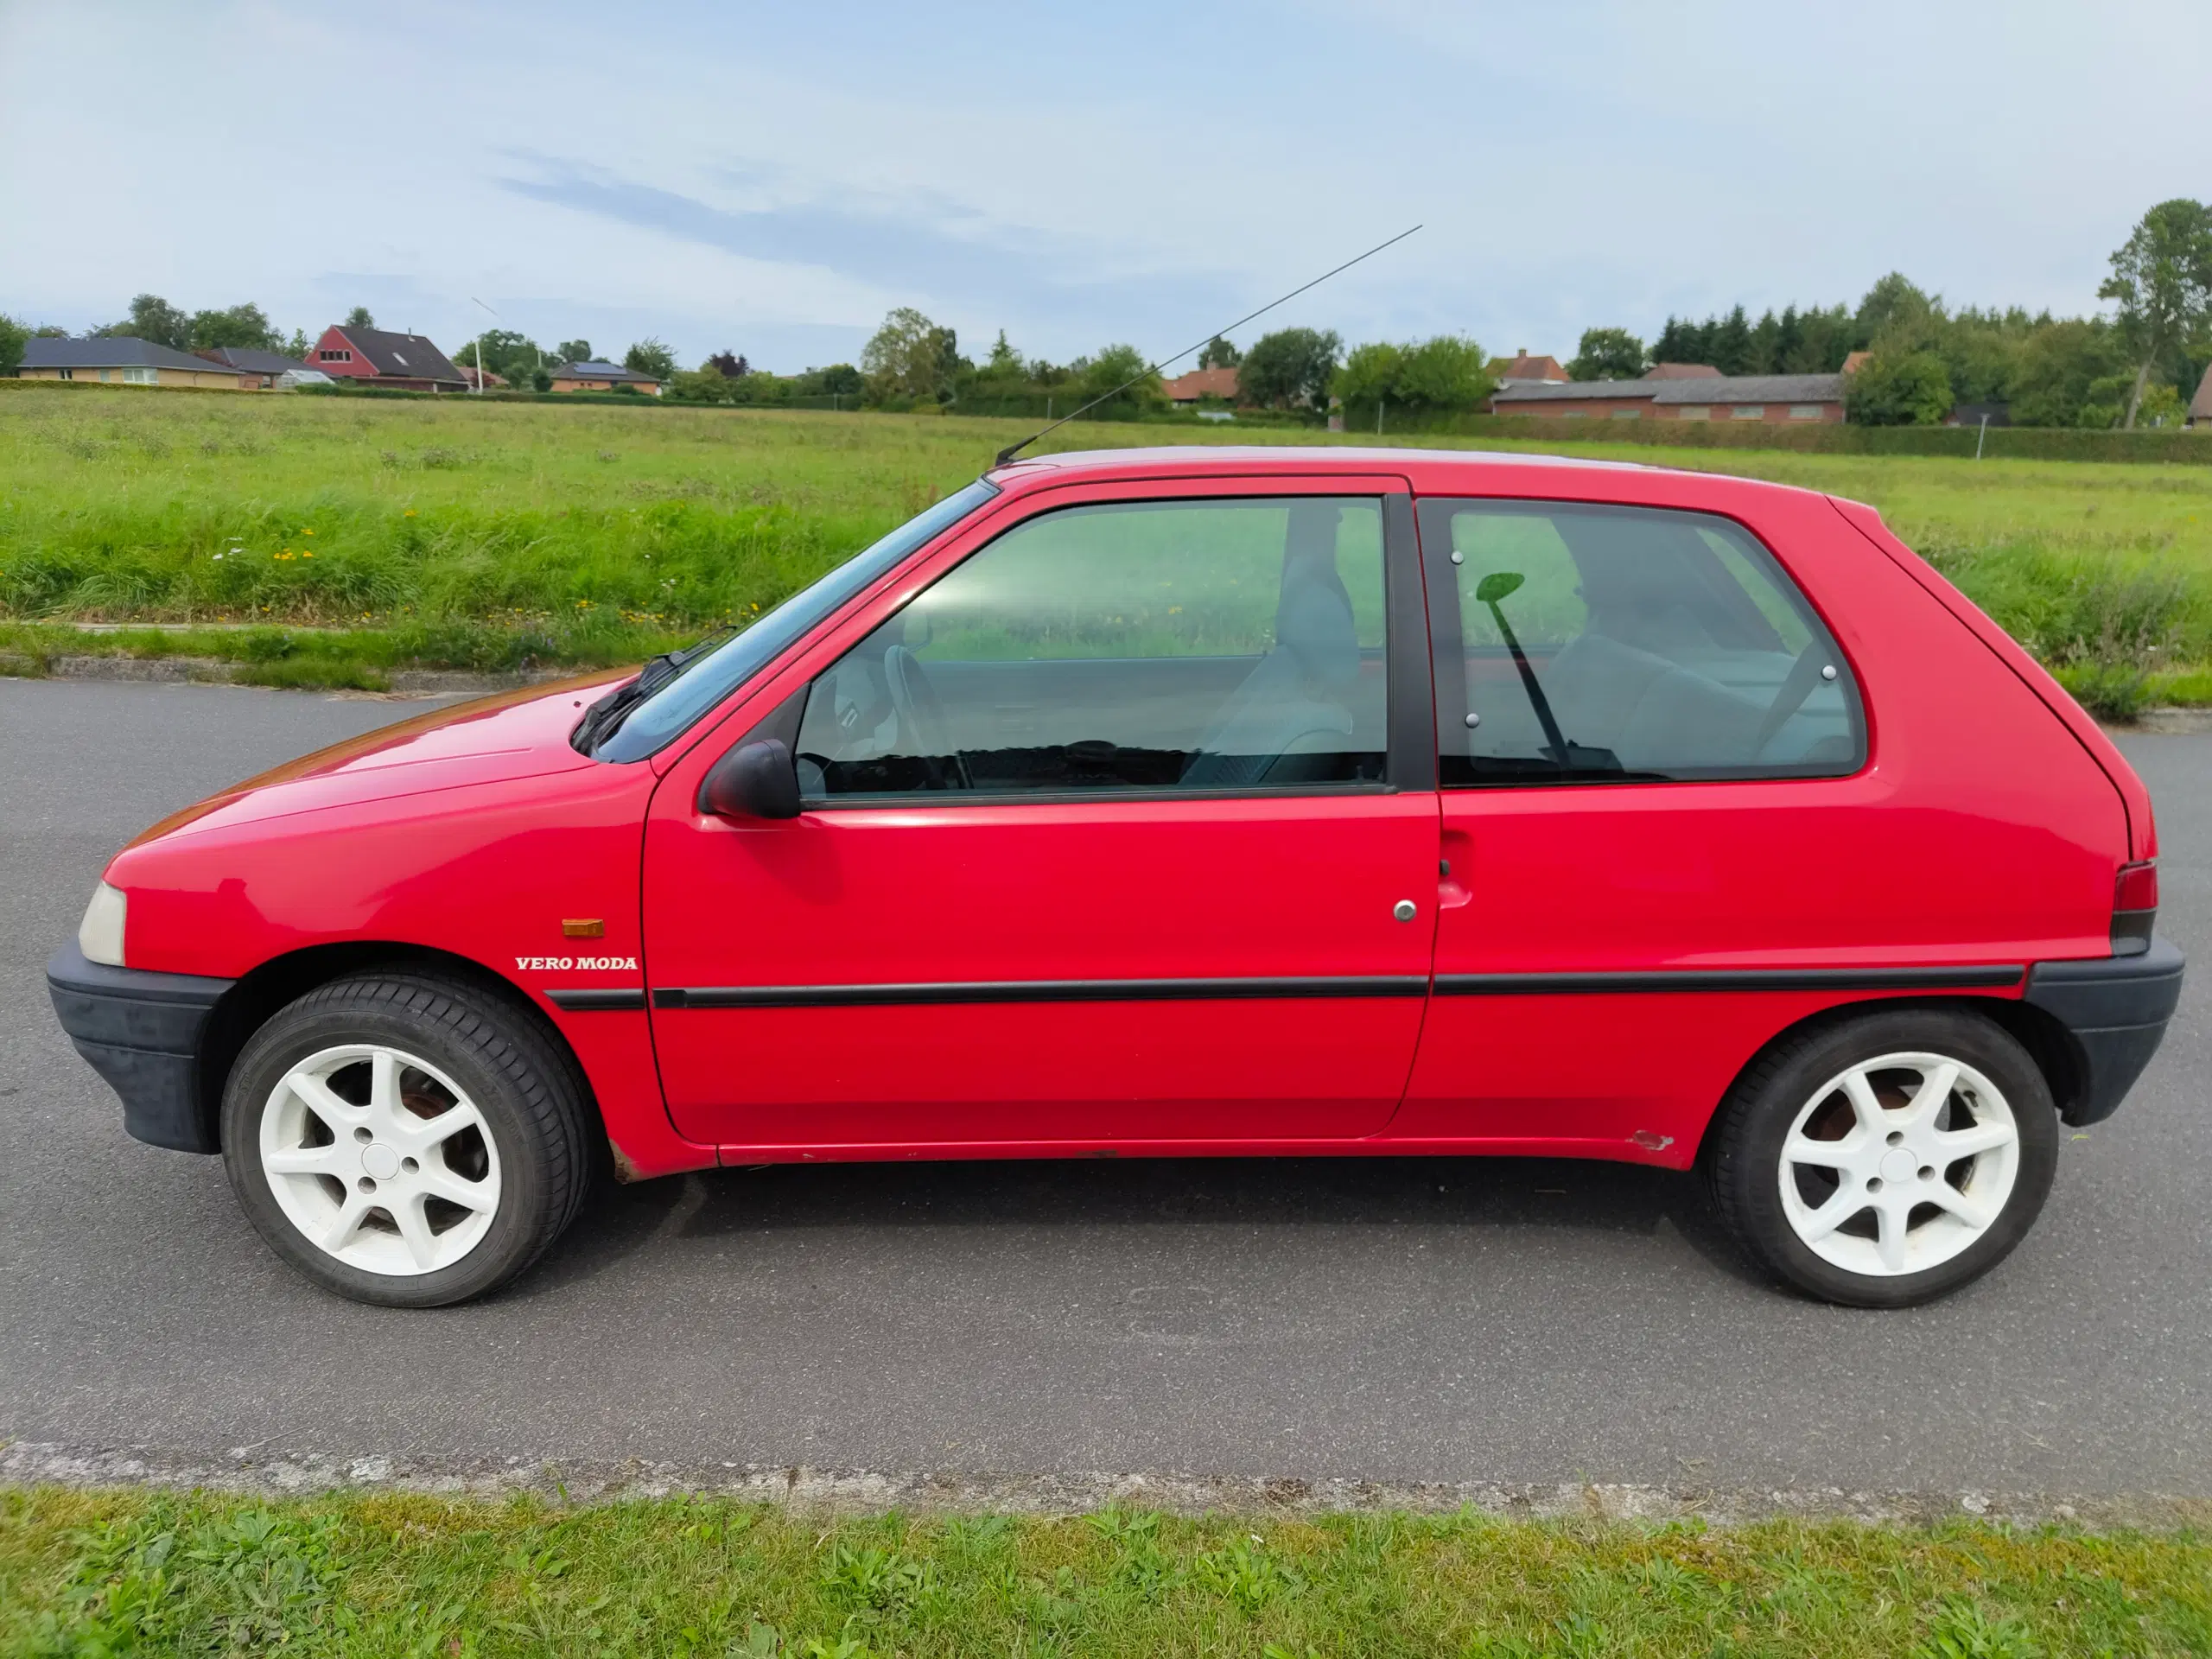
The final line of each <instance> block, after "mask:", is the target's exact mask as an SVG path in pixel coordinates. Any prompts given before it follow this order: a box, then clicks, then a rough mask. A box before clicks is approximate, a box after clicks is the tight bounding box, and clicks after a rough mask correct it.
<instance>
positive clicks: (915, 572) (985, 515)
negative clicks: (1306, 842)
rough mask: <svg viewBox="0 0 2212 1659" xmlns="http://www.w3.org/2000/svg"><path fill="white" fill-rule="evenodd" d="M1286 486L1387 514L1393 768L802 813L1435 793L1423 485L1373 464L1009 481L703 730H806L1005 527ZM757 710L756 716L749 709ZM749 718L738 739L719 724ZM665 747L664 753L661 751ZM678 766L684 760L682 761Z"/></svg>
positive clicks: (721, 747) (711, 740) (807, 807)
mask: <svg viewBox="0 0 2212 1659" xmlns="http://www.w3.org/2000/svg"><path fill="white" fill-rule="evenodd" d="M1275 496H1342V497H1345V498H1363V499H1373V500H1376V501H1377V502H1378V503H1379V504H1380V505H1381V507H1382V515H1383V684H1384V696H1385V709H1386V728H1385V735H1384V753H1383V779H1382V781H1381V782H1379V783H1349V784H1345V783H1334V784H1298V785H1277V786H1273V787H1267V786H1261V787H1237V788H1227V789H1181V788H1173V787H1169V788H1160V789H1120V788H1116V789H1082V790H1050V791H1046V790H988V791H984V790H974V791H969V790H931V791H913V792H907V793H899V794H890V793H887V794H881V795H866V796H861V795H855V796H852V797H845V798H839V797H831V798H823V799H810V800H808V801H807V802H806V803H805V804H804V808H803V811H804V815H805V816H807V817H812V816H815V815H816V814H818V813H836V812H885V811H891V812H899V811H905V812H912V811H918V810H930V811H935V810H939V809H944V808H959V807H969V806H973V807H977V808H988V809H992V810H1005V809H1006V808H1007V807H1010V806H1024V805H1033V806H1058V807H1066V806H1070V805H1085V806H1103V805H1107V804H1117V803H1128V804H1132V805H1135V804H1147V803H1149V804H1155V805H1156V804H1159V803H1161V802H1173V801H1189V802H1201V801H1222V800H1253V799H1259V800H1270V799H1274V800H1280V799H1296V798H1309V797H1314V796H1332V797H1333V796H1347V797H1355V798H1356V797H1363V796H1370V795H1388V794H1400V793H1406V792H1409V791H1413V792H1421V791H1434V789H1435V788H1436V698H1435V687H1434V684H1433V679H1432V677H1431V674H1430V670H1429V658H1428V648H1429V621H1428V612H1427V601H1426V598H1425V594H1424V582H1423V577H1422V574H1421V545H1420V537H1419V535H1418V532H1417V531H1416V529H1415V526H1414V497H1413V490H1412V486H1411V484H1410V482H1409V481H1408V480H1406V479H1405V478H1403V477H1400V476H1396V475H1392V474H1373V473H1356V474H1355V473H1343V474H1326V473H1300V474H1280V475H1273V476H1270V475H1268V474H1230V475H1221V474H1213V475H1206V476H1198V477H1193V476H1188V475H1185V476H1174V477H1167V478H1160V479H1117V480H1112V481H1110V482H1106V481H1100V482H1070V483H1067V484H1063V485H1047V486H1042V487H1039V488H1036V489H1033V490H1027V491H1024V492H1022V493H1020V494H1018V495H1015V494H1013V493H1011V492H1009V493H1008V494H1007V495H1002V496H1001V497H1000V498H999V499H998V500H997V501H996V502H994V503H992V504H990V505H987V506H986V507H984V508H983V509H982V510H981V512H979V513H978V514H976V516H974V517H972V518H968V519H963V521H962V522H961V523H960V524H958V525H956V526H953V527H951V528H950V530H949V531H948V532H947V537H946V538H945V539H944V540H942V541H940V542H939V543H938V544H937V545H936V546H934V547H930V548H924V549H922V550H919V551H918V552H917V553H916V554H915V555H914V556H913V557H912V559H910V560H909V561H908V562H907V563H906V564H905V565H902V566H901V567H900V568H899V569H898V570H897V571H895V572H893V574H892V575H891V576H890V577H889V578H887V581H886V582H884V583H883V584H882V585H880V586H879V587H878V588H875V589H874V592H873V593H871V594H861V595H859V596H857V597H856V598H855V600H854V601H853V602H852V604H851V605H850V606H849V607H847V608H846V610H845V611H844V612H843V613H842V615H840V616H837V617H835V618H832V619H830V620H828V621H826V622H825V623H824V624H823V626H820V627H818V628H817V630H816V631H815V632H814V633H813V634H812V635H811V636H810V637H809V638H808V639H803V640H801V641H799V642H798V644H796V645H793V646H792V648H791V651H790V652H787V653H786V654H785V657H784V658H783V659H782V660H781V661H780V662H779V663H777V664H772V665H771V666H770V667H769V668H768V669H766V670H765V671H763V672H762V673H760V675H758V676H756V677H754V678H753V681H752V682H751V683H749V684H748V685H747V687H746V688H744V689H742V690H739V691H738V692H736V693H735V694H734V696H733V697H732V699H731V702H730V703H729V704H728V713H727V714H726V715H723V716H721V718H715V717H714V716H709V719H707V720H705V721H701V722H700V723H699V725H698V727H696V728H694V729H695V731H696V733H697V734H699V735H698V741H697V742H696V743H694V744H692V745H690V746H671V748H672V749H673V748H677V747H682V750H683V753H685V754H688V753H690V749H691V748H695V747H700V745H702V744H704V745H709V746H711V747H712V748H713V750H714V752H715V756H716V758H719V757H720V755H721V753H726V752H727V751H728V750H729V749H731V748H734V747H736V745H737V744H739V743H743V742H747V741H753V740H755V739H758V738H768V737H775V738H781V739H782V740H783V741H785V742H786V743H791V742H792V741H794V740H795V739H796V738H797V736H798V727H799V721H800V720H801V719H802V718H803V716H804V712H805V705H806V693H807V692H808V690H810V687H811V686H812V684H813V683H814V682H815V680H816V679H817V678H818V677H820V676H821V675H822V674H823V672H825V671H827V670H829V668H830V667H831V666H833V665H834V664H836V662H838V661H839V660H840V659H841V658H842V657H843V656H844V655H845V654H846V652H849V651H850V650H851V649H852V648H853V647H854V646H855V645H859V644H860V643H861V640H863V639H866V638H867V637H868V634H870V633H871V632H874V630H875V629H877V628H878V627H880V626H882V625H883V624H884V623H885V622H887V621H888V620H890V619H891V618H892V617H893V616H895V615H896V614H897V613H899V611H901V610H903V609H905V608H906V606H908V605H909V604H911V603H912V602H913V601H914V600H915V599H917V598H918V597H919V596H920V594H922V593H923V592H924V591H925V590H926V589H927V588H930V587H931V586H932V585H934V584H935V583H936V582H938V581H940V580H941V579H943V578H944V576H946V575H950V573H951V572H952V571H953V570H954V569H957V568H958V567H959V566H960V565H962V564H963V563H966V562H967V561H968V560H969V559H970V558H972V557H974V556H976V554H978V553H981V552H982V550H984V549H985V548H987V547H988V546H990V545H991V544H992V543H995V542H996V541H998V540H999V539H1000V538H1001V537H1003V536H1006V535H1007V534H1008V533H1010V532H1011V531H1014V530H1016V529H1019V528H1020V527H1021V526H1022V525H1024V524H1028V523H1030V522H1032V521H1033V520H1035V519H1037V518H1042V517H1044V516H1045V515H1046V514H1047V513H1051V512H1060V511H1064V510H1065V509H1067V508H1070V507H1082V506H1120V505H1129V506H1139V505H1151V504H1184V503H1190V504H1195V503H1198V502H1204V501H1210V500H1221V501H1243V500H1251V499H1255V498H1267V497H1275ZM747 716H750V719H749V720H747ZM738 722H743V724H742V725H741V730H742V735H741V736H739V737H737V738H736V739H735V740H734V741H731V740H728V739H725V738H721V737H720V736H718V735H717V734H718V733H719V732H720V731H721V728H723V727H724V726H726V725H729V724H733V723H738ZM664 753H667V752H666V751H664ZM673 764H674V762H673V760H671V765H673Z"/></svg>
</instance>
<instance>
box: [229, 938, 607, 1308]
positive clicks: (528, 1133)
mask: <svg viewBox="0 0 2212 1659" xmlns="http://www.w3.org/2000/svg"><path fill="white" fill-rule="evenodd" d="M585 1122H586V1114H585V1108H584V1103H583V1102H582V1098H581V1090H580V1089H579V1088H578V1086H577V1081H576V1079H575V1074H574V1072H573V1071H572V1069H571V1068H570V1067H569V1065H567V1064H566V1063H565V1062H564V1061H563V1058H562V1057H561V1056H560V1055H559V1054H558V1053H556V1052H555V1050H554V1048H553V1046H552V1045H551V1043H550V1041H549V1040H548V1039H546V1038H545V1037H544V1035H543V1033H540V1032H539V1031H537V1029H536V1027H534V1026H533V1025H532V1024H531V1021H530V1020H528V1019H527V1017H526V1016H524V1015H522V1014H518V1013H517V1012H516V1011H514V1010H513V1009H511V1008H509V1007H506V1006H505V1005H504V1004H502V1003H501V1002H500V1001H499V1000H498V999H496V998H494V997H491V996H488V995H485V994H484V993H483V992H481V991H479V990H477V989H476V988H474V987H472V986H468V985H465V984H461V983H460V982H454V981H447V980H442V979H435V978H429V977H417V976H411V975H391V976H374V977H362V978H357V979H347V980H340V981H338V982H334V983H333V984H329V985H325V986H322V987H321V988H318V989H316V990H314V991H311V992H309V993H308V995H305V996H303V997H302V998H300V999H299V1000H298V1001H296V1002H293V1003H291V1004H290V1005H289V1006H288V1007H284V1008H283V1009H282V1010H280V1011H279V1012H278V1013H277V1014H276V1015H275V1016H273V1017H272V1018H271V1019H270V1020H269V1021H268V1023H267V1024H265V1025H264V1026H263V1027H261V1029H260V1030H259V1031H257V1032H256V1033H254V1035H253V1037H252V1039H251V1041H249V1042H248V1043H247V1045H246V1046H245V1052H243V1053H242V1054H240V1055H239V1057H238V1064H237V1065H236V1066H234V1067H233V1068H232V1072H231V1077H230V1083H229V1084H228V1086H227V1088H226V1090H225V1091H224V1100H223V1157H224V1162H225V1164H226V1166H227V1168H228V1171H229V1173H230V1178H231V1185H232V1190H233V1191H234V1192H236V1193H237V1194H238V1203H239V1205H240V1207H242V1208H243V1209H244V1210H245V1213H246V1215H247V1217H248V1218H249V1219H250V1220H251V1221H252V1223H253V1224H254V1226H255V1227H256V1228H257V1230H259V1231H260V1233H261V1236H263V1237H264V1239H266V1240H267V1241H268V1242H269V1244H270V1247H271V1248H272V1249H275V1250H276V1251H277V1254H278V1255H282V1256H283V1258H284V1259H285V1260H286V1261H287V1262H289V1263H290V1264H291V1265H292V1266H293V1267H295V1268H298V1269H299V1270H300V1271H301V1272H302V1273H303V1274H306V1275H307V1276H308V1278H310V1279H312V1280H314V1281H315V1282H316V1283H317V1284H319V1285H321V1286H322V1287H324V1288H325V1289H327V1290H331V1291H334V1292H336V1293H337V1294H339V1295H341V1296H346V1297H349V1298H351V1299H353V1300H355V1301H363V1302H375V1303H380V1304H383V1305H385V1306H395V1307H433V1306H442V1305H443V1304H446V1303H450V1302H458V1301H465V1300H467V1299H468V1298H470V1297H472V1296H480V1295H482V1294H484V1293H485V1292H486V1291H489V1290H491V1289H493V1287H496V1286H499V1285H500V1284H504V1283H505V1281H507V1280H509V1279H511V1278H512V1277H513V1276H514V1275H515V1274H518V1273H519V1272H521V1271H522V1269H523V1268H525V1267H527V1266H529V1264H530V1263H531V1262H533V1261H535V1260H536V1259H537V1256H538V1255H540V1254H542V1253H543V1251H544V1249H546V1247H547V1246H548V1245H550V1244H551V1243H552V1242H553V1241H554V1239H555V1238H556V1237H558V1236H560V1233H561V1231H562V1230H563V1228H565V1227H566V1226H567V1225H568V1224H569V1221H570V1220H571V1219H572V1218H573V1217H574V1216H575V1212H576V1210H577V1209H578V1207H579V1206H580V1205H581V1204H582V1199H583V1196H584V1190H585V1186H586V1185H587V1178H588V1169H589V1165H588V1158H587V1154H586V1146H587V1142H586V1140H585V1127H584V1126H585Z"/></svg>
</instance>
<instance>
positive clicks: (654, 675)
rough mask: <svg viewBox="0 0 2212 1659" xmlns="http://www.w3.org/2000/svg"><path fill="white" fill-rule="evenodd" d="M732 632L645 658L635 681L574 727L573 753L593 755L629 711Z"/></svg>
mask: <svg viewBox="0 0 2212 1659" xmlns="http://www.w3.org/2000/svg"><path fill="white" fill-rule="evenodd" d="M735 632H737V625H736V624H735V623H734V622H732V623H728V624H725V625H724V626H721V627H719V628H716V629H715V631H714V632H712V633H710V634H709V635H707V636H706V638H704V639H700V640H698V641H696V643H694V644H692V645H686V646H684V647H683V649H682V650H680V651H664V652H661V654H660V655H659V656H658V657H653V658H648V659H647V660H646V662H645V666H644V667H643V668H640V669H639V671H638V677H637V678H635V679H634V680H632V681H631V682H629V683H628V684H626V685H622V686H618V687H617V688H616V689H615V690H613V691H610V692H608V693H607V695H606V696H603V697H601V699H600V700H599V701H598V702H594V704H592V706H591V707H590V708H589V709H587V710H586V711H585V713H584V717H583V721H582V723H581V724H580V725H578V726H577V728H576V734H575V738H574V739H573V740H571V741H573V742H574V743H575V747H576V749H577V751H578V752H579V753H583V754H592V753H596V752H597V750H598V748H599V746H600V745H601V743H603V742H605V741H607V739H608V738H610V737H612V736H613V735H614V734H615V733H616V732H617V731H619V730H620V729H621V726H622V722H623V721H625V720H626V719H628V718H629V715H630V711H631V710H632V709H635V708H636V707H637V706H638V705H639V703H641V702H644V701H645V699H646V698H647V697H650V696H652V695H653V693H655V692H656V691H658V690H660V689H661V687H663V686H664V685H666V684H667V683H669V682H670V681H671V680H672V679H674V678H675V677H677V675H679V674H681V673H682V672H683V671H684V670H685V669H687V668H689V667H690V666H691V664H694V663H696V662H697V661H698V660H699V658H702V657H703V656H705V655H706V654H707V652H708V650H709V648H710V647H712V646H715V645H720V644H721V642H722V641H723V640H724V639H728V637H729V636H730V635H731V634H733V633H735Z"/></svg>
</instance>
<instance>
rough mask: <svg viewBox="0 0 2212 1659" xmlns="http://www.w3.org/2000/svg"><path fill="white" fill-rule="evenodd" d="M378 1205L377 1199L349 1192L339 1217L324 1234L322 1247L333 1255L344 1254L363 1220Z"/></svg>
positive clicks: (340, 1209) (340, 1207)
mask: <svg viewBox="0 0 2212 1659" xmlns="http://www.w3.org/2000/svg"><path fill="white" fill-rule="evenodd" d="M376 1207H377V1206H376V1202H375V1200H374V1199H372V1198H369V1197H368V1196H366V1195H365V1194H364V1193H360V1192H348V1193H347V1194H346V1202H345V1203H344V1204H342V1205H340V1206H339V1210H338V1219H337V1220H335V1221H334V1222H332V1223H331V1224H330V1229H329V1230H328V1231H327V1232H326V1233H324V1234H323V1236H322V1240H321V1243H322V1248H323V1249H326V1250H328V1251H329V1252H330V1253H331V1254H332V1255H344V1254H345V1251H346V1246H347V1245H348V1244H351V1243H353V1235H354V1234H356V1233H358V1232H359V1231H360V1230H361V1223H362V1221H363V1220H364V1219H365V1217H367V1215H368V1213H369V1211H372V1210H373V1209H375V1208H376Z"/></svg>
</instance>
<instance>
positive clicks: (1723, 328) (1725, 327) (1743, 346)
mask: <svg viewBox="0 0 2212 1659" xmlns="http://www.w3.org/2000/svg"><path fill="white" fill-rule="evenodd" d="M1712 352H1713V355H1712V356H1710V357H1708V358H1707V359H1706V361H1707V362H1708V363H1710V364H1712V365H1713V367H1714V368H1716V369H1718V370H1719V371H1720V372H1721V373H1723V374H1749V373H1750V372H1751V367H1752V363H1753V359H1752V356H1751V319H1750V318H1749V317H1747V316H1745V315H1744V308H1743V307H1742V306H1740V305H1739V306H1738V307H1737V308H1735V309H1734V310H1733V311H1731V312H1730V313H1729V314H1728V315H1726V317H1724V318H1722V319H1721V321H1720V324H1719V327H1717V328H1715V329H1714V330H1713V343H1712Z"/></svg>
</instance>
